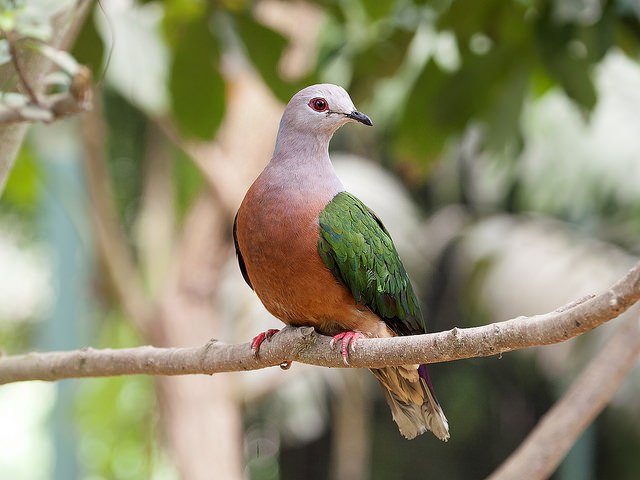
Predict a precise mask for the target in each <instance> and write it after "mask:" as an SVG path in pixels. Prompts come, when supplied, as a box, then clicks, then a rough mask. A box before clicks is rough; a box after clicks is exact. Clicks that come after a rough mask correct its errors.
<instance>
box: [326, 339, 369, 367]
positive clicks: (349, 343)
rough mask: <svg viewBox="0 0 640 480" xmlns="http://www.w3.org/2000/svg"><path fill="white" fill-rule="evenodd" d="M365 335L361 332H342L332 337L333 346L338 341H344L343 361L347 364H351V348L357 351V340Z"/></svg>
mask: <svg viewBox="0 0 640 480" xmlns="http://www.w3.org/2000/svg"><path fill="white" fill-rule="evenodd" d="M362 336H363V335H362V334H361V333H360V332H342V333H339V334H338V335H336V336H334V337H333V338H332V339H331V343H330V345H331V348H333V346H334V345H335V344H336V342H342V345H341V348H340V351H341V352H342V361H343V362H344V364H345V365H349V349H351V351H352V352H355V351H356V341H357V340H358V339H359V338H360V337H362Z"/></svg>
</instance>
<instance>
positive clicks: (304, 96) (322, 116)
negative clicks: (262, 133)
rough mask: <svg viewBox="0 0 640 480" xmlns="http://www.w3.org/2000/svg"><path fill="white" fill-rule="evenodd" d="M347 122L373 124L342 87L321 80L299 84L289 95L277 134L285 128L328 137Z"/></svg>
mask: <svg viewBox="0 0 640 480" xmlns="http://www.w3.org/2000/svg"><path fill="white" fill-rule="evenodd" d="M349 122H360V123H363V124H364V125H368V126H371V125H373V122H372V121H371V119H370V118H369V117H368V116H367V115H365V114H364V113H361V112H359V111H358V110H357V109H356V107H355V106H354V105H353V101H352V100H351V97H349V94H348V93H347V92H346V90H345V89H344V88H342V87H339V86H337V85H332V84H330V83H321V84H317V85H311V86H309V87H306V88H303V89H302V90H300V91H299V92H298V93H296V94H295V95H294V96H293V97H292V98H291V100H290V101H289V103H288V104H287V108H286V109H285V112H284V114H283V115H282V120H281V122H280V132H279V134H278V136H279V137H280V136H281V134H283V133H284V132H285V131H286V132H287V133H293V132H295V133H296V134H303V135H305V134H313V135H317V136H319V137H324V138H326V139H327V140H328V139H330V138H331V136H332V135H333V134H334V132H335V131H336V130H337V129H338V128H340V127H341V126H342V125H344V124H346V123H349Z"/></svg>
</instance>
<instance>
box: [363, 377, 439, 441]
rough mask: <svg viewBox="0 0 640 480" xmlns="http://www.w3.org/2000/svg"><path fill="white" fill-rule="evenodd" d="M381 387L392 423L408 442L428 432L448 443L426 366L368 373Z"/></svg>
mask: <svg viewBox="0 0 640 480" xmlns="http://www.w3.org/2000/svg"><path fill="white" fill-rule="evenodd" d="M371 372H372V373H373V374H374V375H375V376H376V378H377V379H378V380H379V381H380V383H381V384H382V387H383V388H382V389H383V390H384V396H385V398H386V399H387V403H388V404H389V407H391V414H392V415H393V420H394V421H395V422H396V423H397V424H398V428H399V429H400V433H401V434H402V435H403V436H405V437H406V438H408V439H412V438H415V437H416V436H418V435H420V434H422V433H424V432H426V431H427V430H431V431H432V432H433V434H434V435H435V436H436V437H438V438H439V439H440V440H442V441H444V442H446V441H447V440H449V423H448V422H447V418H446V417H445V416H444V412H443V411H442V408H441V407H440V404H439V403H438V400H437V399H436V395H435V392H434V391H433V385H432V384H431V380H430V379H429V373H428V372H427V366H426V365H419V366H416V365H405V366H401V367H385V368H378V369H371Z"/></svg>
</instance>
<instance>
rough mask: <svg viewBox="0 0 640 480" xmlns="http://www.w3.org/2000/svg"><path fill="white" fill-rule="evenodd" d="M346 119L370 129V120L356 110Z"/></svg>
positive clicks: (371, 123) (371, 124)
mask: <svg viewBox="0 0 640 480" xmlns="http://www.w3.org/2000/svg"><path fill="white" fill-rule="evenodd" d="M347 117H349V118H352V119H354V120H355V121H357V122H360V123H364V124H365V125H368V126H370V127H371V126H373V122H372V121H371V119H370V118H369V117H368V116H367V115H365V114H364V113H362V112H359V111H357V110H354V111H353V112H351V113H349V114H348V115H347Z"/></svg>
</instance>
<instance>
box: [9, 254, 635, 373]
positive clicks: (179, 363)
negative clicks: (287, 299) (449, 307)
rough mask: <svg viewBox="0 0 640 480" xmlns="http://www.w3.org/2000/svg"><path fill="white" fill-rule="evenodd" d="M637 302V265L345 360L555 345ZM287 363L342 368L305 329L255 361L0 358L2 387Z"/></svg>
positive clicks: (101, 354)
mask: <svg viewBox="0 0 640 480" xmlns="http://www.w3.org/2000/svg"><path fill="white" fill-rule="evenodd" d="M639 299H640V264H637V265H636V266H635V267H633V268H632V269H631V270H630V271H629V272H628V273H627V275H625V277H624V278H622V279H621V280H619V281H618V282H616V283H615V284H614V285H613V286H612V287H611V288H610V289H609V290H607V291H606V292H604V293H601V294H600V295H597V296H594V297H591V298H589V299H588V300H586V301H580V302H572V303H571V304H569V305H567V306H565V307H563V308H560V309H558V310H556V311H553V312H550V313H547V314H545V315H536V316H533V317H519V318H515V319H512V320H507V321H505V322H500V323H493V324H490V325H485V326H482V327H474V328H465V329H458V328H454V329H453V330H449V331H445V332H439V333H432V334H427V335H415V336H410V337H395V338H386V339H382V338H375V339H363V340H360V341H358V344H357V345H358V348H357V350H356V351H355V352H353V353H352V355H351V366H352V367H374V368H378V367H382V366H386V365H403V364H414V363H436V362H446V361H451V360H458V359H462V358H471V357H483V356H490V355H496V354H499V353H503V352H509V351H512V350H517V349H521V348H526V347H533V346H539V345H549V344H552V343H559V342H562V341H565V340H568V339H569V338H572V337H575V336H577V335H580V334H581V333H584V332H586V331H588V330H592V329H593V328H595V327H597V326H599V325H601V324H603V323H605V322H607V321H608V320H611V319H613V318H615V317H617V316H618V315H620V314H621V313H622V312H624V311H625V310H627V309H628V308H629V307H630V306H631V305H633V304H634V303H635V302H637V301H638V300H639ZM287 360H292V361H297V362H302V363H309V364H313V365H319V366H325V367H343V366H344V365H343V364H342V360H341V357H340V354H339V353H338V352H337V351H332V350H331V349H330V348H329V338H328V337H325V336H322V335H318V334H316V333H315V332H314V331H313V330H312V329H310V328H300V329H292V328H287V329H284V330H283V331H282V332H281V333H279V334H278V335H276V336H275V337H273V339H272V341H271V342H267V343H265V344H263V346H262V348H261V351H260V356H259V357H258V358H254V357H253V356H252V355H251V350H250V348H249V346H248V345H247V344H242V345H226V344H223V343H221V342H217V341H211V342H209V343H208V344H207V345H205V346H204V347H197V348H196V347H193V348H154V347H139V348H130V349H122V350H93V349H84V350H78V351H72V352H53V353H30V354H27V355H19V356H11V357H4V358H0V384H2V383H9V382H17V381H24V380H59V379H62V378H76V377H99V376H112V375H129V374H149V375H184V374H196V373H202V374H213V373H219V372H230V371H240V370H254V369H258V368H264V367H269V366H274V365H280V364H282V363H283V362H285V361H287Z"/></svg>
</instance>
